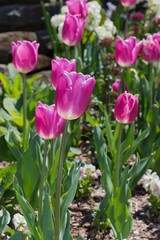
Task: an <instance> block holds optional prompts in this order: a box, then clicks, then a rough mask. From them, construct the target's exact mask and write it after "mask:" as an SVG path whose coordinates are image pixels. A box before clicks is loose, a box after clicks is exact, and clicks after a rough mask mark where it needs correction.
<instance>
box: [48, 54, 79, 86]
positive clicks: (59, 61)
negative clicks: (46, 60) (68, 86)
mask: <svg viewBox="0 0 160 240" xmlns="http://www.w3.org/2000/svg"><path fill="white" fill-rule="evenodd" d="M51 63H52V80H51V82H52V86H53V88H54V89H55V90H56V88H57V85H58V77H59V76H60V74H61V73H62V72H63V70H65V71H66V72H74V71H76V60H75V59H72V60H70V61H68V60H67V59H66V58H59V57H56V59H55V60H54V59H53V60H52V61H51Z"/></svg>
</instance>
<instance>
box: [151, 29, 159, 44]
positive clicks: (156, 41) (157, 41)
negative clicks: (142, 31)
mask: <svg viewBox="0 0 160 240" xmlns="http://www.w3.org/2000/svg"><path fill="white" fill-rule="evenodd" d="M152 38H153V41H154V42H155V43H156V45H157V46H158V48H160V32H158V33H154V34H153V35H152Z"/></svg>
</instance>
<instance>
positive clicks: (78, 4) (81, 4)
mask: <svg viewBox="0 0 160 240" xmlns="http://www.w3.org/2000/svg"><path fill="white" fill-rule="evenodd" d="M86 3H87V0H68V1H66V5H67V7H68V9H69V13H70V14H71V15H77V14H78V15H80V17H81V18H82V19H85V18H86V17H87V14H88V8H87V4H86Z"/></svg>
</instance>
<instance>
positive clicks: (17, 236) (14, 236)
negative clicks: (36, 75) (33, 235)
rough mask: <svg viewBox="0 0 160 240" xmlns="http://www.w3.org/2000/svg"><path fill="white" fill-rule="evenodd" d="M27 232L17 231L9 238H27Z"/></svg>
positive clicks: (14, 239) (20, 239) (12, 239)
mask: <svg viewBox="0 0 160 240" xmlns="http://www.w3.org/2000/svg"><path fill="white" fill-rule="evenodd" d="M25 239H26V234H25V233H23V232H17V233H15V234H14V235H13V236H11V237H10V238H9V240H25Z"/></svg>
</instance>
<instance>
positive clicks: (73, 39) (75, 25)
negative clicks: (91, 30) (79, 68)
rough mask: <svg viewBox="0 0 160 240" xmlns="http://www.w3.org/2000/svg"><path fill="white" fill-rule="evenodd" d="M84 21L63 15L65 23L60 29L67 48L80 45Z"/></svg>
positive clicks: (76, 16)
mask: <svg viewBox="0 0 160 240" xmlns="http://www.w3.org/2000/svg"><path fill="white" fill-rule="evenodd" d="M85 22H86V21H85V20H81V19H80V16H78V15H74V16H73V15H70V14H69V13H67V12H66V13H65V21H64V25H63V29H62V40H63V42H64V43H65V44H66V45H68V46H76V45H78V44H79V43H80V41H81V39H82V34H83V28H84V24H85Z"/></svg>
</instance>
